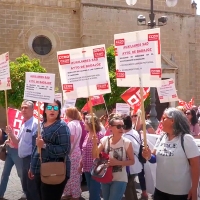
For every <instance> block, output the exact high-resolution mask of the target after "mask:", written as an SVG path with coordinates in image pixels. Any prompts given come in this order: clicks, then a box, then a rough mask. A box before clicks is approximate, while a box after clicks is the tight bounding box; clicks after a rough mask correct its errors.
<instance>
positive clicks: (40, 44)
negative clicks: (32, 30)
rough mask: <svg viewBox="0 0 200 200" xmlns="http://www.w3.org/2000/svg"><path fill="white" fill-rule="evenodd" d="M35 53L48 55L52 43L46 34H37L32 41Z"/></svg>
mask: <svg viewBox="0 0 200 200" xmlns="http://www.w3.org/2000/svg"><path fill="white" fill-rule="evenodd" d="M32 47H33V50H34V52H35V53H37V54H38V55H41V56H43V55H47V54H48V53H49V52H50V51H51V49H52V43H51V40H50V39H49V38H47V37H46V36H44V35H40V36H37V37H36V38H35V39H34V40H33V43H32Z"/></svg>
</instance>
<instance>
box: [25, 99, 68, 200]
mask: <svg viewBox="0 0 200 200" xmlns="http://www.w3.org/2000/svg"><path fill="white" fill-rule="evenodd" d="M60 116H61V103H60V101H58V100H57V101H54V103H45V104H44V112H43V122H42V125H41V127H42V129H41V136H40V135H39V136H38V137H37V135H34V139H35V140H36V143H35V144H34V149H33V152H32V156H31V164H30V170H29V173H28V174H29V178H30V179H35V181H36V184H37V188H38V193H39V195H40V198H39V199H41V200H60V199H61V196H62V193H63V190H64V187H65V185H66V183H67V180H68V179H69V177H70V160H69V153H70V149H71V143H70V131H69V128H68V126H67V124H66V123H65V122H64V121H62V120H61V119H60ZM36 137H37V138H36ZM38 148H39V150H41V151H39V152H38ZM65 161H66V162H65ZM51 162H55V163H56V162H65V163H66V176H65V180H64V181H63V182H62V183H60V184H55V185H52V184H46V183H43V182H42V181H41V173H40V169H41V163H51ZM39 199H34V200H39Z"/></svg>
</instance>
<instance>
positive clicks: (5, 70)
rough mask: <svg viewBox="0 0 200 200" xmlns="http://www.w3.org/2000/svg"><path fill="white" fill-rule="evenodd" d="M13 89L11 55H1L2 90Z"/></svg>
mask: <svg viewBox="0 0 200 200" xmlns="http://www.w3.org/2000/svg"><path fill="white" fill-rule="evenodd" d="M9 89H11V81H10V65H9V53H8V52H7V53H4V54H1V55H0V90H9Z"/></svg>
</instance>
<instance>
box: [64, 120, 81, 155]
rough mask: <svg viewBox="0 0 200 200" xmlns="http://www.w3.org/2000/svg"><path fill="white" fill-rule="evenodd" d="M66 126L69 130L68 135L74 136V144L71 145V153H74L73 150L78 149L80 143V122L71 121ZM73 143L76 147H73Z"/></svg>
mask: <svg viewBox="0 0 200 200" xmlns="http://www.w3.org/2000/svg"><path fill="white" fill-rule="evenodd" d="M67 125H68V127H69V130H70V135H73V136H74V142H73V143H71V149H72V148H73V152H75V150H77V149H80V145H79V143H80V139H81V135H82V128H81V125H80V121H78V120H72V121H70V122H69V123H68V124H67ZM76 140H78V141H77V142H76ZM75 142H76V146H75V147H73V146H74V144H75ZM73 152H72V153H73Z"/></svg>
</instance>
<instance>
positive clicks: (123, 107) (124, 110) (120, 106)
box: [116, 103, 130, 115]
mask: <svg viewBox="0 0 200 200" xmlns="http://www.w3.org/2000/svg"><path fill="white" fill-rule="evenodd" d="M116 113H117V114H120V115H130V106H129V105H128V104H126V103H116Z"/></svg>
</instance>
